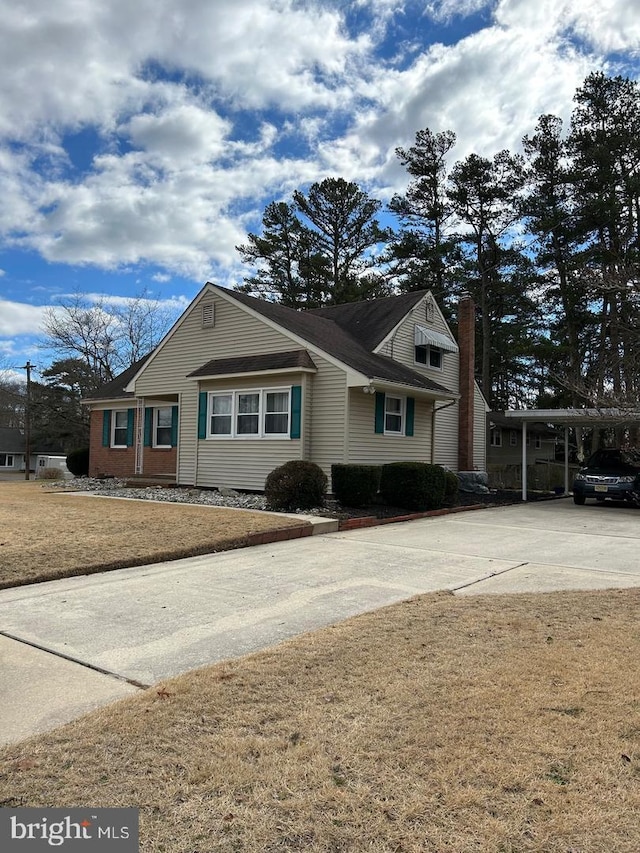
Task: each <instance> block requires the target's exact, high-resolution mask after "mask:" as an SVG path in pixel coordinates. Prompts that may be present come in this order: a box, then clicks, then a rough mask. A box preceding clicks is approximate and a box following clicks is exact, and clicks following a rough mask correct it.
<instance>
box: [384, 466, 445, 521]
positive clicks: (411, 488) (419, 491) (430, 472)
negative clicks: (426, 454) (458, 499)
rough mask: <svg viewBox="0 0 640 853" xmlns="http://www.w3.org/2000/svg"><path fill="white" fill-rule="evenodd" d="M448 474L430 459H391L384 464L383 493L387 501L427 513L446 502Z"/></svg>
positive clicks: (393, 504)
mask: <svg viewBox="0 0 640 853" xmlns="http://www.w3.org/2000/svg"><path fill="white" fill-rule="evenodd" d="M444 491H445V473H444V468H441V467H440V465H429V464H428V463H426V462H391V463H389V464H388V465H383V466H382V473H381V476H380V492H381V493H382V498H383V500H384V502H385V503H387V504H389V505H391V506H401V507H403V508H404V509H410V510H415V511H417V512H423V511H424V510H429V509H440V507H441V506H442V504H443V501H444Z"/></svg>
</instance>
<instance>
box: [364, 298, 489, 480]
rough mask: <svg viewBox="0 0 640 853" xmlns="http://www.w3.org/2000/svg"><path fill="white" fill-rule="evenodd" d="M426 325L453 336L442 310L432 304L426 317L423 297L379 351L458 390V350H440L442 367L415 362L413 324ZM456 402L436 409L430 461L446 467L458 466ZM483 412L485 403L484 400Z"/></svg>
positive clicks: (451, 388)
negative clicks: (431, 308)
mask: <svg viewBox="0 0 640 853" xmlns="http://www.w3.org/2000/svg"><path fill="white" fill-rule="evenodd" d="M416 325H420V326H426V327H427V328H429V329H433V330H434V331H435V332H439V333H440V334H442V335H446V336H447V337H448V338H451V339H452V340H453V338H452V336H451V332H450V331H449V327H448V326H447V324H446V322H445V320H444V318H443V316H442V314H441V313H440V311H439V309H438V308H437V306H436V307H435V308H434V312H433V319H432V320H430V321H428V322H427V320H426V317H425V300H424V299H421V300H420V302H418V304H417V305H416V306H415V307H414V308H413V310H412V311H410V312H409V314H408V315H407V316H406V318H405V319H404V321H403V322H402V323H401V325H400V326H399V327H398V328H397V329H396V331H395V334H394V335H393V337H392V338H391V339H390V340H389V341H387V342H386V344H385V345H384V347H383V349H382V350H381V352H383V353H384V355H388V356H390V357H391V358H394V359H396V361H400V362H402V363H403V364H405V365H407V367H411V368H412V369H413V370H415V371H416V372H417V373H422V374H423V375H424V376H428V377H429V379H432V380H433V381H434V382H437V383H438V384H439V385H443V386H444V387H445V388H446V389H447V390H448V391H451V392H452V393H454V394H455V393H457V392H458V388H459V384H460V382H459V369H460V356H459V354H458V353H457V352H443V354H442V369H441V370H436V369H434V368H433V367H427V366H426V365H424V364H416V361H415V327H416ZM445 405H446V401H444V400H437V401H436V402H435V406H436V409H438V408H441V407H442V406H445ZM458 410H459V407H458V403H457V402H456V403H454V405H452V406H448V407H447V408H446V409H443V411H442V412H438V413H436V430H435V448H434V454H433V461H434V463H435V464H437V465H445V466H446V467H447V468H451V469H452V470H454V471H455V470H457V468H458V417H459V415H458ZM483 412H484V403H483Z"/></svg>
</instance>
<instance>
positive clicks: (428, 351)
mask: <svg viewBox="0 0 640 853" xmlns="http://www.w3.org/2000/svg"><path fill="white" fill-rule="evenodd" d="M418 347H420V348H421V349H422V348H423V347H424V349H425V352H426V361H418V360H417V358H416V350H417V349H418ZM431 350H437V351H438V352H439V353H440V366H439V367H436V366H435V365H433V364H431ZM413 363H414V364H415V365H416V366H417V367H423V368H427V369H428V370H437V371H438V373H442V371H443V369H444V350H443V349H441V348H440V347H434V346H432V345H431V344H415V345H414V347H413Z"/></svg>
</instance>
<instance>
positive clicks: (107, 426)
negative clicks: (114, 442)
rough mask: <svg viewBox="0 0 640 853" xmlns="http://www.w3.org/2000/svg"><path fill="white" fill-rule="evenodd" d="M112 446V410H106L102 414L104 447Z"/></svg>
mask: <svg viewBox="0 0 640 853" xmlns="http://www.w3.org/2000/svg"><path fill="white" fill-rule="evenodd" d="M110 444H111V409H105V410H104V412H103V414H102V446H103V447H109V446H110Z"/></svg>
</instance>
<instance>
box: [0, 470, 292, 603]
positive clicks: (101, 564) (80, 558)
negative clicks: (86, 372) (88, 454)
mask: <svg viewBox="0 0 640 853" xmlns="http://www.w3.org/2000/svg"><path fill="white" fill-rule="evenodd" d="M52 488H55V486H54V487H52V486H51V485H50V484H49V485H48V486H46V487H45V486H43V485H42V484H41V483H37V482H34V481H24V482H21V483H0V589H1V588H3V587H7V586H16V585H18V584H24V583H33V582H35V581H40V580H51V579H53V578H60V577H70V576H71V575H77V574H89V573H91V572H96V571H105V570H107V569H118V568H122V567H123V566H136V565H144V564H146V563H157V562H160V561H162V560H171V559H176V558H178V557H190V556H194V555H196V554H208V553H212V552H213V551H224V550H228V549H229V548H235V547H240V546H242V545H243V544H245V543H246V540H247V536H248V535H250V534H253V533H262V532H266V531H271V530H276V529H280V528H283V527H299V526H301V524H302V523H303V522H301V521H299V520H296V519H291V518H286V517H284V516H276V515H270V514H268V513H261V512H248V511H246V510H234V509H221V508H219V507H205V506H198V505H194V504H160V503H153V502H151V501H129V500H117V499H114V498H98V497H95V496H91V495H87V494H69V493H62V492H55V491H52Z"/></svg>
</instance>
